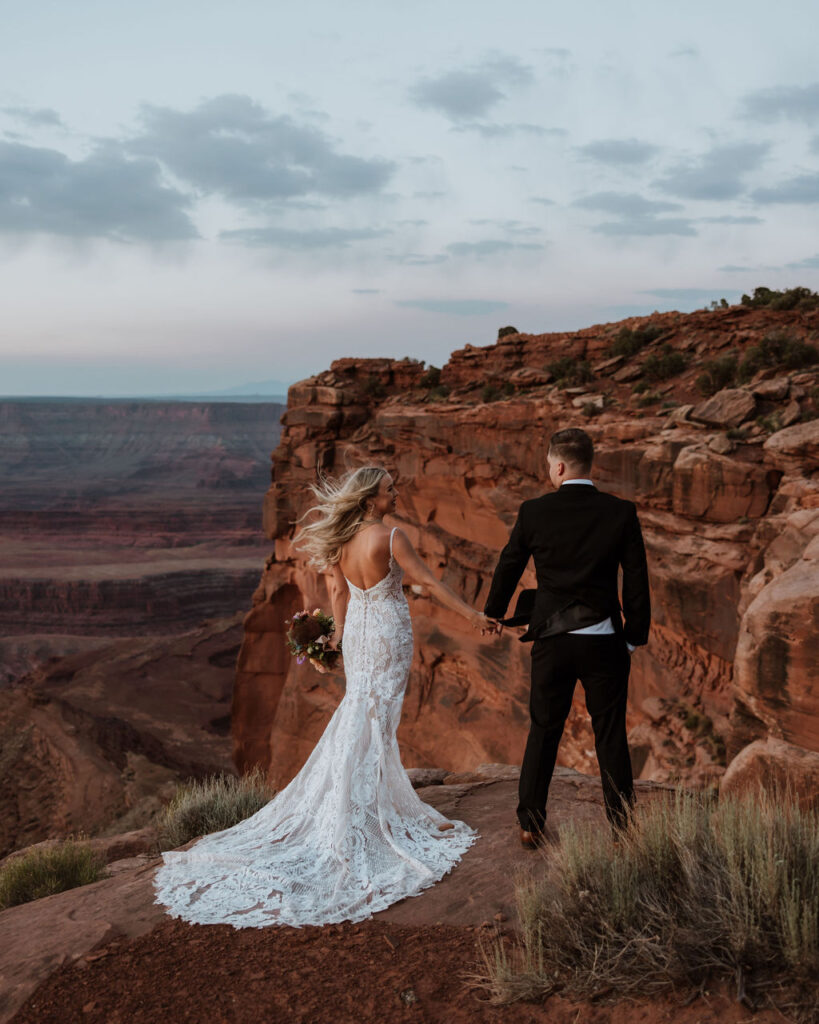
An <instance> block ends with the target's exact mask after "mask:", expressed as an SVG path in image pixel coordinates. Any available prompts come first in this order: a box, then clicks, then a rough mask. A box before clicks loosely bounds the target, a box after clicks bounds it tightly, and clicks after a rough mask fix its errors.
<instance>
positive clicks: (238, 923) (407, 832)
mask: <svg viewBox="0 0 819 1024" xmlns="http://www.w3.org/2000/svg"><path fill="white" fill-rule="evenodd" d="M394 534H395V531H394V530H393V533H392V534H391V535H390V568H389V570H388V572H387V575H386V576H385V577H384V578H383V579H382V580H381V581H380V582H378V583H376V584H375V586H373V587H370V588H368V589H367V590H360V589H359V588H358V587H356V586H354V585H353V584H352V583H350V581H349V580H348V581H347V582H348V584H349V588H350V600H349V605H348V609H347V617H346V623H345V629H344V668H345V673H346V678H347V690H346V693H345V696H344V699H343V700H342V701H341V703H340V704H339V706H338V708H337V709H336V712H335V714H334V715H333V717H332V718H331V719H330V722H329V723H328V725H327V728H326V729H325V731H324V733H323V735H322V737H321V739H320V740H319V741H318V743H317V744H316V747H315V749H314V750H313V753H312V754H311V755H310V757H309V759H308V761H307V763H306V764H305V765H304V767H303V768H302V770H301V771H300V772H299V774H298V775H297V776H296V778H295V779H293V781H292V782H291V783H290V784H289V785H288V786H287V787H286V788H285V789H284V790H282V791H281V793H279V794H277V795H276V796H275V797H274V798H273V799H272V800H271V801H270V802H269V803H268V804H266V805H265V806H264V807H263V808H262V809H261V810H260V811H258V812H257V813H256V814H254V815H253V816H252V817H250V818H246V819H245V820H244V821H240V822H239V823H238V824H237V825H234V826H233V828H229V829H225V830H224V831H222V832H215V833H212V834H211V835H208V836H204V837H203V838H202V839H200V840H199V841H198V842H197V843H195V844H194V846H192V847H191V848H190V849H189V850H186V851H174V852H169V853H164V854H163V855H162V856H163V864H162V865H161V866H160V867H159V869H158V870H157V873H156V875H155V878H154V886H155V889H156V899H155V902H156V903H159V904H162V905H164V906H165V907H167V909H168V913H169V914H171V915H172V916H173V917H180V918H183V919H184V920H186V921H190V922H192V923H196V924H217V923H226V924H231V925H233V926H234V927H235V928H263V927H265V926H267V925H275V924H288V925H305V924H333V923H336V922H339V921H361V920H363V919H364V918H367V917H369V916H370V915H371V914H374V913H375V912H376V911H379V910H384V908H385V907H388V906H390V904H392V903H395V902H396V901H397V900H401V899H404V898H405V897H406V896H414V895H416V894H417V893H419V892H420V891H421V890H422V889H425V888H426V887H427V886H429V885H432V884H433V883H435V882H437V881H438V880H439V879H440V878H442V877H443V876H444V875H445V874H446V873H447V872H448V871H449V870H450V869H451V868H452V867H453V866H454V865H455V864H456V863H457V862H458V861H459V860H460V858H461V856H462V855H463V853H464V852H465V851H466V850H467V849H468V848H469V847H470V846H471V845H472V843H473V842H474V841H475V839H476V838H477V833H476V832H474V831H473V830H472V829H471V828H470V827H469V826H468V825H466V824H464V822H462V821H454V822H447V819H446V818H444V816H443V815H442V814H440V813H439V812H438V811H436V810H435V809H434V808H433V807H430V806H429V805H428V804H425V803H423V802H422V800H421V799H420V798H419V797H418V795H417V794H416V793H415V791H414V790H413V788H412V785H411V784H410V781H409V778H408V776H407V773H406V772H405V771H404V768H403V767H402V765H401V759H400V756H399V753H398V743H397V741H396V737H395V733H396V729H397V728H398V721H399V718H400V717H401V705H402V703H403V700H404V689H405V687H406V684H407V676H408V673H409V668H410V663H411V661H412V647H413V642H412V624H411V622H410V614H409V608H408V606H407V601H406V598H405V597H404V594H403V591H402V589H401V577H402V575H403V573H402V570H401V568H400V566H399V565H398V564H397V563H396V561H395V559H394V558H393V556H392V541H393V536H394ZM440 825H452V827H451V828H449V829H448V830H446V831H441V830H440V829H439V826H440Z"/></svg>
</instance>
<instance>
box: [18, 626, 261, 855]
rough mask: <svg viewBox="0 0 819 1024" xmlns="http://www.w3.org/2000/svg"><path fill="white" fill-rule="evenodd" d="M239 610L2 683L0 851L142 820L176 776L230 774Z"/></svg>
mask: <svg viewBox="0 0 819 1024" xmlns="http://www.w3.org/2000/svg"><path fill="white" fill-rule="evenodd" d="M240 636H241V628H240V624H239V619H238V617H235V616H234V617H233V618H232V619H228V620H220V621H213V622H209V623H206V624H204V625H203V626H201V627H199V628H198V629H196V630H192V631H191V632H189V633H186V634H182V635H180V636H175V637H167V638H158V637H147V638H142V639H132V638H123V639H120V640H116V641H113V642H111V641H109V642H108V643H107V644H106V646H104V647H100V648H97V649H96V650H93V651H83V652H81V653H78V654H75V655H72V656H70V657H65V658H59V659H55V660H54V661H53V662H52V663H50V664H47V665H45V666H43V667H42V668H40V669H38V670H36V671H35V672H32V673H31V674H30V675H29V676H26V677H24V678H23V679H21V680H20V681H19V682H18V683H16V684H15V685H14V686H13V687H11V688H9V689H6V690H2V691H0V775H1V776H2V778H3V786H2V789H0V856H2V855H4V854H6V853H9V852H11V851H12V850H14V849H17V848H20V847H22V846H25V845H28V844H31V843H36V842H38V841H41V840H45V839H49V838H52V837H56V838H59V837H64V836H66V835H67V834H69V833H72V832H85V833H86V834H89V835H92V836H97V835H103V834H104V835H110V834H112V833H118V832H124V831H126V830H132V829H135V828H139V827H141V826H145V825H147V824H149V823H150V822H151V821H152V820H153V819H154V818H155V817H156V815H157V813H158V812H159V811H160V809H161V807H162V805H163V803H164V802H165V801H166V800H168V799H169V798H170V797H171V796H172V795H173V793H174V791H175V789H176V786H177V784H178V783H179V782H180V781H181V780H183V779H185V778H188V777H190V776H203V775H207V774H210V773H216V772H223V771H224V772H230V771H231V770H232V765H231V761H230V740H229V728H230V718H229V715H230V700H231V689H232V677H233V670H234V664H235V660H236V653H237V649H238V646H239V640H240Z"/></svg>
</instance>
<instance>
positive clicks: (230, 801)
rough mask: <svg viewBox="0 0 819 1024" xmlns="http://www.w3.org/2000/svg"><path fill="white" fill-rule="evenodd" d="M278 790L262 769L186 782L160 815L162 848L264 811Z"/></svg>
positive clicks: (160, 843)
mask: <svg viewBox="0 0 819 1024" xmlns="http://www.w3.org/2000/svg"><path fill="white" fill-rule="evenodd" d="M274 792H275V790H273V789H272V788H271V787H270V786H269V785H268V784H267V782H266V780H265V776H264V772H263V771H262V770H261V769H260V768H254V769H253V770H252V771H250V772H248V773H247V774H246V775H243V776H241V778H236V777H235V776H233V775H212V776H209V777H208V778H206V779H192V780H191V781H190V782H185V783H183V784H182V785H181V786H179V787H178V788H177V790H176V793H175V794H174V796H173V798H172V800H171V801H170V803H169V804H168V805H167V806H166V807H165V809H164V811H163V812H162V815H161V817H160V820H159V823H158V826H159V848H160V850H173V849H175V848H176V847H177V846H184V845H185V843H188V842H190V840H191V839H196V837H197V836H205V835H209V834H210V833H211V832H221V831H222V830H223V829H226V828H231V827H232V826H233V825H235V824H237V822H240V821H243V820H244V819H245V818H249V817H250V816H251V815H252V814H255V813H256V812H257V811H259V810H261V809H262V807H264V805H265V804H266V803H268V801H269V800H270V799H271V798H272V797H273V795H274Z"/></svg>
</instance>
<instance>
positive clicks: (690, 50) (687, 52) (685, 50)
mask: <svg viewBox="0 0 819 1024" xmlns="http://www.w3.org/2000/svg"><path fill="white" fill-rule="evenodd" d="M699 55H700V51H699V50H698V49H697V48H696V46H678V47H677V49H676V50H672V51H671V53H669V55H668V56H669V57H699Z"/></svg>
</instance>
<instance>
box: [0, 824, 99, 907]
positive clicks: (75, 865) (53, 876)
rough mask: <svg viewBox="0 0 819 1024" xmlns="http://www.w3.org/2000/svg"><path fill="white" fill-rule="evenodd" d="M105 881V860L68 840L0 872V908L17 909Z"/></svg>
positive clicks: (15, 860) (17, 860)
mask: <svg viewBox="0 0 819 1024" xmlns="http://www.w3.org/2000/svg"><path fill="white" fill-rule="evenodd" d="M104 877H105V860H104V859H103V858H102V857H101V856H100V855H99V854H97V853H95V852H94V851H93V850H92V849H91V848H90V847H89V846H88V845H87V844H84V843H81V842H75V841H74V840H70V839H69V840H66V841H65V842H62V843H58V844H57V845H56V846H52V847H49V848H48V849H44V850H32V851H31V852H30V853H24V854H22V855H21V856H19V857H15V858H13V859H12V860H10V861H9V862H8V863H7V864H6V865H5V867H3V869H2V870H0V908H3V909H5V908H6V907H14V906H17V905H18V904H20V903H28V902H29V901H30V900H38V899H40V898H41V897H43V896H51V895H53V894H54V893H55V892H65V890H66V889H75V888H76V887H77V886H79V885H89V884H90V883H91V882H96V881H98V880H99V879H100V878H104Z"/></svg>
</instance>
